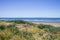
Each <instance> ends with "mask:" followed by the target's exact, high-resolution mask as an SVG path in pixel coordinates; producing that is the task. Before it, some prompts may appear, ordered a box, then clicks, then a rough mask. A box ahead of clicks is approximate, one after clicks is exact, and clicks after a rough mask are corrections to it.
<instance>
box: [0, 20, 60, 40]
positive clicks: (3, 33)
mask: <svg viewBox="0 0 60 40" xmlns="http://www.w3.org/2000/svg"><path fill="white" fill-rule="evenodd" d="M0 40H60V27H54V26H51V25H44V24H33V23H30V22H26V21H23V20H11V21H1V20H0Z"/></svg>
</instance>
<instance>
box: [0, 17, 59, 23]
mask: <svg viewBox="0 0 60 40" xmlns="http://www.w3.org/2000/svg"><path fill="white" fill-rule="evenodd" d="M0 20H24V21H46V22H48V21H55V22H60V18H0Z"/></svg>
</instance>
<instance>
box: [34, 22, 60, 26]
mask: <svg viewBox="0 0 60 40" xmlns="http://www.w3.org/2000/svg"><path fill="white" fill-rule="evenodd" d="M33 23H35V24H47V25H53V26H55V27H60V22H33Z"/></svg>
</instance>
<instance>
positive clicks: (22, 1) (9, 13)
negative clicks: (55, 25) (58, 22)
mask: <svg viewBox="0 0 60 40" xmlns="http://www.w3.org/2000/svg"><path fill="white" fill-rule="evenodd" d="M0 17H57V18H58V17H59V18H60V0H0Z"/></svg>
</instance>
